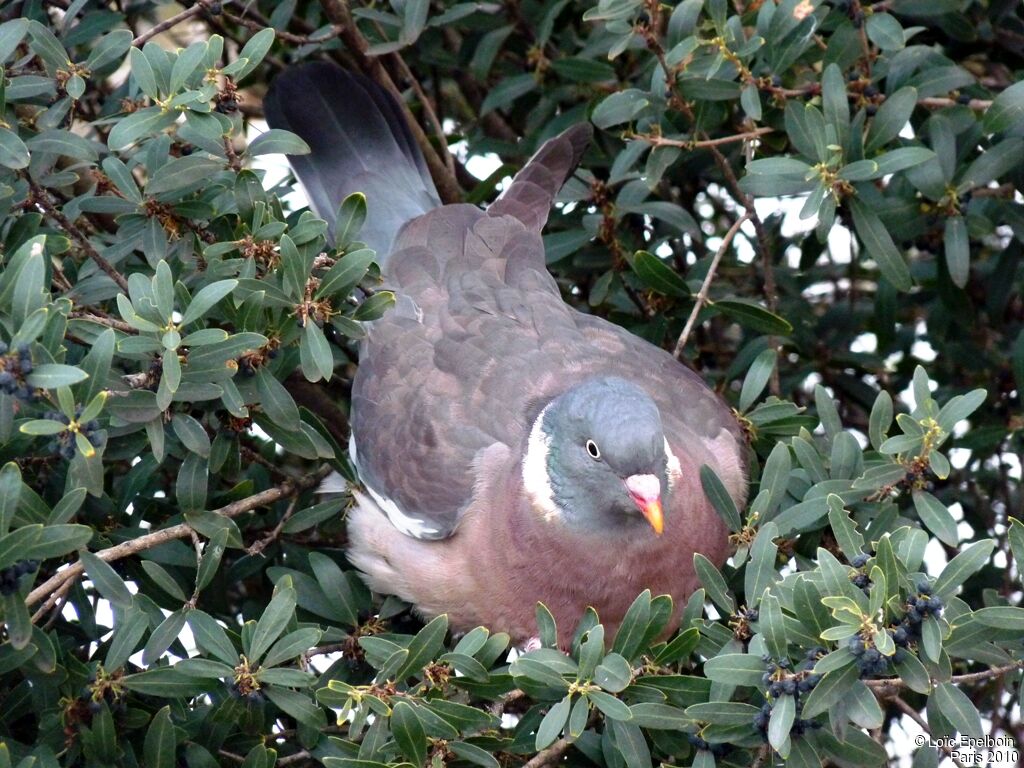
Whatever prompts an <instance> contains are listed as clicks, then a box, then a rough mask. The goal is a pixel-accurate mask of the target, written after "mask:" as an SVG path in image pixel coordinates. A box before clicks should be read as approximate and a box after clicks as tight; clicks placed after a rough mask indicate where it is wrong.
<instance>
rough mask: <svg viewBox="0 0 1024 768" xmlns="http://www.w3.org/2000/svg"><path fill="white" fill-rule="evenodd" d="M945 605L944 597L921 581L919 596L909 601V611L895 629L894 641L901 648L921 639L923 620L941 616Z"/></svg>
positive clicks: (918, 588)
mask: <svg viewBox="0 0 1024 768" xmlns="http://www.w3.org/2000/svg"><path fill="white" fill-rule="evenodd" d="M945 607H946V606H945V603H943V602H942V598H941V597H939V596H938V595H933V594H932V588H931V585H930V584H928V582H925V581H922V582H920V583H919V584H918V585H917V597H912V598H910V599H909V600H908V601H907V612H906V613H905V614H904V616H903V620H902V621H901V622H900V623H899V624H897V625H896V628H895V629H894V630H893V633H892V641H893V642H894V643H896V645H897V646H898V647H899V648H906V647H907V646H909V645H910V643H911V642H913V641H917V640H920V639H921V622H922V621H924V620H925V619H926V618H927V617H928V616H935V617H938V616H941V615H942V609H943V608H945Z"/></svg>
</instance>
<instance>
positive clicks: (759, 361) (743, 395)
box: [740, 348, 777, 412]
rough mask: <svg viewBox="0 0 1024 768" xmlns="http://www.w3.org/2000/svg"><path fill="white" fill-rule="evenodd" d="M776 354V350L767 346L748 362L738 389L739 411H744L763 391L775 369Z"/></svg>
mask: <svg viewBox="0 0 1024 768" xmlns="http://www.w3.org/2000/svg"><path fill="white" fill-rule="evenodd" d="M776 356H777V353H776V351H775V350H774V349H772V348H769V349H766V350H764V351H762V352H761V353H760V354H759V355H758V356H757V357H755V358H754V362H752V363H751V364H750V368H749V369H748V370H747V375H746V376H745V377H744V379H743V389H742V390H741V391H740V410H741V411H744V412H745V411H746V410H747V409H749V408H750V406H751V405H753V404H754V401H755V400H757V398H758V397H759V396H760V395H761V392H763V391H764V388H765V386H767V384H768V379H770V378H771V375H772V371H773V370H775V359H776Z"/></svg>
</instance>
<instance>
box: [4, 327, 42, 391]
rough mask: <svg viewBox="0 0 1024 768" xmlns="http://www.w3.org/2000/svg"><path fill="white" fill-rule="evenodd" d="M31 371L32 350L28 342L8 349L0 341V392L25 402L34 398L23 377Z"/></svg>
mask: <svg viewBox="0 0 1024 768" xmlns="http://www.w3.org/2000/svg"><path fill="white" fill-rule="evenodd" d="M30 373H32V352H31V351H30V350H29V346H28V344H19V345H18V346H17V348H16V349H14V350H13V351H9V350H8V347H7V345H6V344H5V343H4V342H2V341H0V392H3V393H4V394H5V395H12V396H13V397H16V398H18V399H19V400H24V401H25V402H26V403H31V402H32V401H33V400H35V393H34V392H33V391H32V388H31V387H30V386H29V385H28V384H26V383H25V377H26V376H27V375H28V374H30Z"/></svg>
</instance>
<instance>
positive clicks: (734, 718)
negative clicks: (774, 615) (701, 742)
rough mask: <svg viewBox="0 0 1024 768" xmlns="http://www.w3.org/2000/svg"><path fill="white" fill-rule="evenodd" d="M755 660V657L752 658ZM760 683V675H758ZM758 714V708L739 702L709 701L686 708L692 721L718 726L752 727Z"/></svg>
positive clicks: (762, 664)
mask: <svg viewBox="0 0 1024 768" xmlns="http://www.w3.org/2000/svg"><path fill="white" fill-rule="evenodd" d="M751 658H753V657H751ZM763 673H764V663H763V662H762V663H761V674H763ZM758 683H760V675H758ZM756 714H757V707H752V706H751V705H750V704H744V703H742V702H739V701H709V702H701V703H700V704H693V705H691V706H689V707H687V708H686V716H687V717H688V718H690V719H691V720H698V721H701V722H707V723H715V724H717V725H745V726H748V727H749V726H750V725H751V722H752V721H753V719H754V715H756Z"/></svg>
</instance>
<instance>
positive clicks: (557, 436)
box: [526, 376, 668, 532]
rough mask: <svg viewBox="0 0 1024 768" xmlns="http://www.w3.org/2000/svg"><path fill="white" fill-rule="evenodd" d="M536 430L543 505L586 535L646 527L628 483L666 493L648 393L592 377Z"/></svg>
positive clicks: (664, 461) (658, 427)
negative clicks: (546, 499)
mask: <svg viewBox="0 0 1024 768" xmlns="http://www.w3.org/2000/svg"><path fill="white" fill-rule="evenodd" d="M539 427H540V430H541V433H542V435H543V441H542V445H543V448H542V450H546V456H545V462H544V469H545V471H546V481H547V483H548V484H549V485H550V500H551V501H552V502H553V504H554V507H555V508H556V510H557V514H558V515H560V516H561V518H562V519H564V520H565V521H566V522H567V523H568V524H570V525H573V526H577V527H579V528H582V529H585V530H590V531H597V530H605V531H609V532H621V531H622V529H623V528H628V527H630V526H642V525H646V524H647V523H645V522H644V520H643V516H642V514H641V512H642V510H641V509H640V508H639V507H638V503H637V499H636V498H635V495H634V494H631V485H632V484H634V483H637V482H640V483H641V484H642V483H643V482H644V481H642V480H639V481H638V480H637V478H648V480H647V481H646V482H647V483H648V485H651V484H653V485H654V488H653V489H651V494H652V495H653V496H656V497H660V496H661V495H662V494H663V493H664V492H666V491H667V490H668V477H667V468H668V456H667V455H666V448H665V446H666V443H665V435H664V432H663V430H662V423H661V414H660V413H659V411H658V407H657V405H656V404H655V403H654V400H652V399H651V397H650V395H648V394H647V392H645V391H644V390H643V389H642V388H641V387H640V386H638V385H636V384H634V383H632V382H630V381H627V380H626V379H623V378H619V377H617V376H599V377H594V378H591V379H588V380H586V381H584V382H583V383H582V384H579V385H577V386H575V387H573V388H571V389H569V390H568V391H566V392H564V393H563V394H561V395H559V396H558V397H556V398H555V399H554V400H552V401H551V403H550V404H549V405H548V406H547V407H546V408H545V409H544V412H543V415H542V416H541V417H539ZM531 448H532V449H533V450H538V447H537V444H536V442H535V443H534V445H528V447H527V453H529V451H530V450H531ZM526 461H527V462H529V461H530V459H529V457H528V458H527V459H526ZM658 501H659V504H660V503H661V501H662V500H661V499H660V498H659V499H658ZM651 524H653V523H651Z"/></svg>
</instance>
